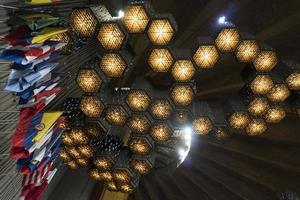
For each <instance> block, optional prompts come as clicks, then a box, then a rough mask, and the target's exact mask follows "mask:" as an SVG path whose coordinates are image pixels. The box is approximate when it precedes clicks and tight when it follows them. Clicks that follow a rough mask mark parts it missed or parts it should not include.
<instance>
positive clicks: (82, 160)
mask: <svg viewBox="0 0 300 200" xmlns="http://www.w3.org/2000/svg"><path fill="white" fill-rule="evenodd" d="M76 162H77V164H78V165H79V166H82V167H86V166H88V164H89V160H88V159H87V158H79V159H77V160H76Z"/></svg>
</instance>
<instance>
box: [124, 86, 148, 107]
mask: <svg viewBox="0 0 300 200" xmlns="http://www.w3.org/2000/svg"><path fill="white" fill-rule="evenodd" d="M126 103H127V105H128V106H129V108H130V109H131V110H132V111H137V112H143V111H146V110H147V109H148V107H149V105H150V103H151V99H150V97H149V96H148V94H147V93H146V91H144V90H131V91H130V92H129V93H128V95H127V97H126Z"/></svg>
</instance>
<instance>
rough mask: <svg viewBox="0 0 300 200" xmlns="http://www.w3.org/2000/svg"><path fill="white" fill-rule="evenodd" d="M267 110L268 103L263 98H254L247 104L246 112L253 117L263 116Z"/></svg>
mask: <svg viewBox="0 0 300 200" xmlns="http://www.w3.org/2000/svg"><path fill="white" fill-rule="evenodd" d="M268 108H269V102H268V100H267V99H265V98H259V97H257V98H255V99H253V100H252V101H251V102H250V103H249V104H248V112H249V113H250V114H251V115H253V116H261V115H263V114H264V113H265V112H266V111H267V110H268Z"/></svg>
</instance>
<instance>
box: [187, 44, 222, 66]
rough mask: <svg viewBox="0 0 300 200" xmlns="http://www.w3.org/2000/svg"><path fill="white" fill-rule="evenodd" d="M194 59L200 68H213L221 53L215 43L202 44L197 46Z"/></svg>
mask: <svg viewBox="0 0 300 200" xmlns="http://www.w3.org/2000/svg"><path fill="white" fill-rule="evenodd" d="M193 59H194V61H195V63H196V65H197V66H198V67H200V68H204V69H206V68H212V67H214V66H215V64H216V63H217V61H218V59H219V53H218V51H217V48H216V47H215V46H214V45H200V46H199V47H198V48H197V50H196V52H195V54H194V56H193Z"/></svg>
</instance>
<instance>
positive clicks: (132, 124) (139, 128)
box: [128, 115, 150, 133]
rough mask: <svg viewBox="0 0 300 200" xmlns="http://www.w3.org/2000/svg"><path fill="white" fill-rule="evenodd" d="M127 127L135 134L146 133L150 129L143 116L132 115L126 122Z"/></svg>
mask: <svg viewBox="0 0 300 200" xmlns="http://www.w3.org/2000/svg"><path fill="white" fill-rule="evenodd" d="M128 126H129V128H130V129H131V130H132V131H133V132H135V133H146V132H147V131H148V129H149V128H150V122H149V120H148V119H147V117H146V116H144V115H133V116H132V117H131V118H130V119H129V120H128Z"/></svg>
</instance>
